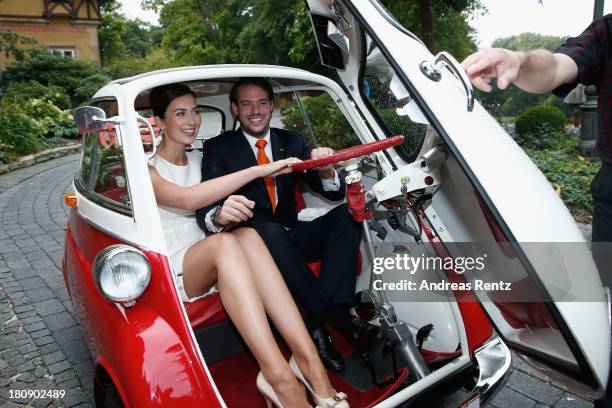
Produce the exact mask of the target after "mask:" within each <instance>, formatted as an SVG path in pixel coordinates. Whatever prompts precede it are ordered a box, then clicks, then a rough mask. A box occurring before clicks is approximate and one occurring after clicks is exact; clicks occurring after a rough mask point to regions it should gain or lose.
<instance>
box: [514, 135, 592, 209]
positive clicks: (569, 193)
mask: <svg viewBox="0 0 612 408" xmlns="http://www.w3.org/2000/svg"><path fill="white" fill-rule="evenodd" d="M578 142H579V140H578V138H577V137H570V136H568V135H567V134H566V133H565V132H560V133H557V138H556V139H555V140H554V142H553V144H552V145H551V146H550V148H548V149H534V148H526V149H525V152H526V153H527V154H528V155H529V157H531V159H532V160H533V162H534V163H535V164H536V166H538V168H539V169H540V170H541V171H542V173H544V175H545V176H546V178H547V179H548V181H549V182H550V183H551V184H552V185H553V187H554V188H555V189H556V190H557V191H558V192H559V193H560V195H561V199H562V200H563V201H564V202H565V204H566V205H567V206H568V207H569V209H570V211H571V212H572V213H573V214H574V216H579V217H584V215H589V214H591V213H592V210H593V202H592V198H591V194H590V185H591V180H593V177H594V176H595V174H596V173H597V171H598V170H599V168H600V167H601V162H600V161H599V159H596V158H593V159H591V160H588V159H585V158H583V157H582V156H580V154H579V152H578V150H577V149H576V145H577V144H578ZM585 221H586V220H585Z"/></svg>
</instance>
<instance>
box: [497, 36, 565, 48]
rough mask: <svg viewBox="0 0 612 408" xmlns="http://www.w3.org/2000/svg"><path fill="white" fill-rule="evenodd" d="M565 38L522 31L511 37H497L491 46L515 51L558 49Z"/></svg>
mask: <svg viewBox="0 0 612 408" xmlns="http://www.w3.org/2000/svg"><path fill="white" fill-rule="evenodd" d="M564 40H565V38H564V37H558V36H555V35H542V34H537V33H521V34H518V35H513V36H510V37H503V38H497V39H496V40H495V41H493V43H492V44H491V47H495V48H506V49H509V50H513V51H530V50H535V49H539V48H543V49H545V50H548V51H554V50H556V49H557V48H558V47H559V46H560V45H561V44H562V43H563V41H564Z"/></svg>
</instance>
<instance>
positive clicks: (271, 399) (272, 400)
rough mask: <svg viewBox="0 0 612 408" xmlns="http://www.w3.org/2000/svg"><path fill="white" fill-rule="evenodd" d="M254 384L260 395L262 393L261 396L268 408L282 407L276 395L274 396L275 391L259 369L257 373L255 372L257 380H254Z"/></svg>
mask: <svg viewBox="0 0 612 408" xmlns="http://www.w3.org/2000/svg"><path fill="white" fill-rule="evenodd" d="M255 384H256V385H257V389H258V390H259V392H260V393H261V395H263V397H264V398H265V400H266V405H267V406H268V408H273V407H274V408H283V406H282V405H281V403H280V401H279V400H278V397H277V396H276V393H275V392H274V389H273V388H272V386H271V385H270V383H269V382H268V380H266V378H265V377H264V376H263V373H262V372H261V371H260V372H259V374H257V381H256V382H255Z"/></svg>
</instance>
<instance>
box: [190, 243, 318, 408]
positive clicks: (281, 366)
mask: <svg viewBox="0 0 612 408" xmlns="http://www.w3.org/2000/svg"><path fill="white" fill-rule="evenodd" d="M247 262H248V259H247V258H246V257H245V255H244V253H243V250H242V246H241V245H240V243H239V241H238V239H236V237H235V236H233V235H231V234H228V233H220V234H216V235H213V236H211V237H208V238H206V239H204V240H202V241H200V242H198V243H196V244H194V245H193V246H192V247H190V248H189V249H188V250H187V253H186V254H185V258H184V260H183V283H184V286H185V292H186V294H187V296H189V297H191V296H196V295H198V294H201V293H203V292H205V291H206V290H208V288H210V287H211V286H212V284H213V283H214V282H215V281H218V282H219V290H220V294H221V301H222V303H223V306H224V307H225V310H226V311H227V314H228V315H229V316H230V318H231V319H232V322H234V324H235V325H236V328H237V329H238V331H239V332H240V335H241V336H242V338H243V339H244V341H245V342H246V344H247V345H248V347H249V349H250V350H251V352H252V353H253V355H254V356H255V359H256V360H257V363H258V364H259V367H260V368H261V371H262V373H263V375H264V377H265V378H266V380H268V382H269V383H270V384H271V385H272V387H273V388H274V390H275V391H276V394H277V396H278V397H279V399H280V401H281V403H282V404H283V406H285V407H306V406H308V404H307V401H306V398H305V395H304V393H303V391H302V389H301V387H300V386H299V384H298V383H297V380H296V378H295V376H294V375H293V373H292V372H291V369H290V368H289V365H288V364H287V361H286V360H285V359H284V357H283V355H282V354H281V352H280V349H279V348H278V345H277V344H276V341H275V340H274V336H273V334H272V331H271V329H270V325H269V324H268V319H267V318H266V313H265V310H264V305H263V304H262V301H261V298H260V295H259V292H258V290H257V288H256V287H255V282H254V281H253V278H252V274H251V272H250V267H249V265H248V263H247ZM215 272H216V273H215Z"/></svg>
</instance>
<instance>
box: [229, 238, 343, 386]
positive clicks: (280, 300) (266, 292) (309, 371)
mask: <svg viewBox="0 0 612 408" xmlns="http://www.w3.org/2000/svg"><path fill="white" fill-rule="evenodd" d="M233 234H234V235H235V236H236V237H238V240H239V241H240V244H241V245H242V249H243V251H244V253H245V255H246V257H247V259H248V262H249V265H250V267H251V270H252V271H253V278H254V281H255V286H256V288H257V289H258V290H259V293H260V296H261V299H262V301H263V306H264V307H265V310H266V311H267V313H268V316H270V319H272V321H273V322H274V324H275V325H276V328H277V329H278V331H279V332H280V334H281V335H282V336H283V338H284V339H285V341H286V342H287V344H288V345H289V348H290V349H291V351H292V352H293V355H294V357H295V360H296V362H297V363H298V366H299V367H300V370H301V371H302V373H303V374H304V376H305V377H306V379H307V380H308V381H309V382H310V384H311V385H312V387H313V389H314V391H315V393H316V394H317V395H319V396H322V397H330V396H333V395H334V394H335V391H334V389H333V387H332V385H331V383H330V382H329V378H328V377H327V372H326V371H325V368H324V367H323V363H322V362H321V359H320V358H319V354H318V353H317V350H316V348H315V346H314V344H313V342H312V339H311V338H310V335H309V334H308V331H307V330H306V326H305V325H304V321H303V320H302V316H301V315H300V312H299V311H298V309H297V306H296V305H295V302H294V301H293V297H292V296H291V294H290V293H289V290H288V289H287V285H285V281H284V280H283V277H282V275H281V273H280V271H279V270H278V268H277V267H276V264H275V263H274V260H273V259H272V256H271V255H270V252H269V251H268V248H267V247H266V244H265V243H264V242H263V240H262V239H261V237H260V236H259V234H258V233H257V232H256V231H255V230H254V229H252V228H240V229H238V230H236V231H234V232H233Z"/></svg>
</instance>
